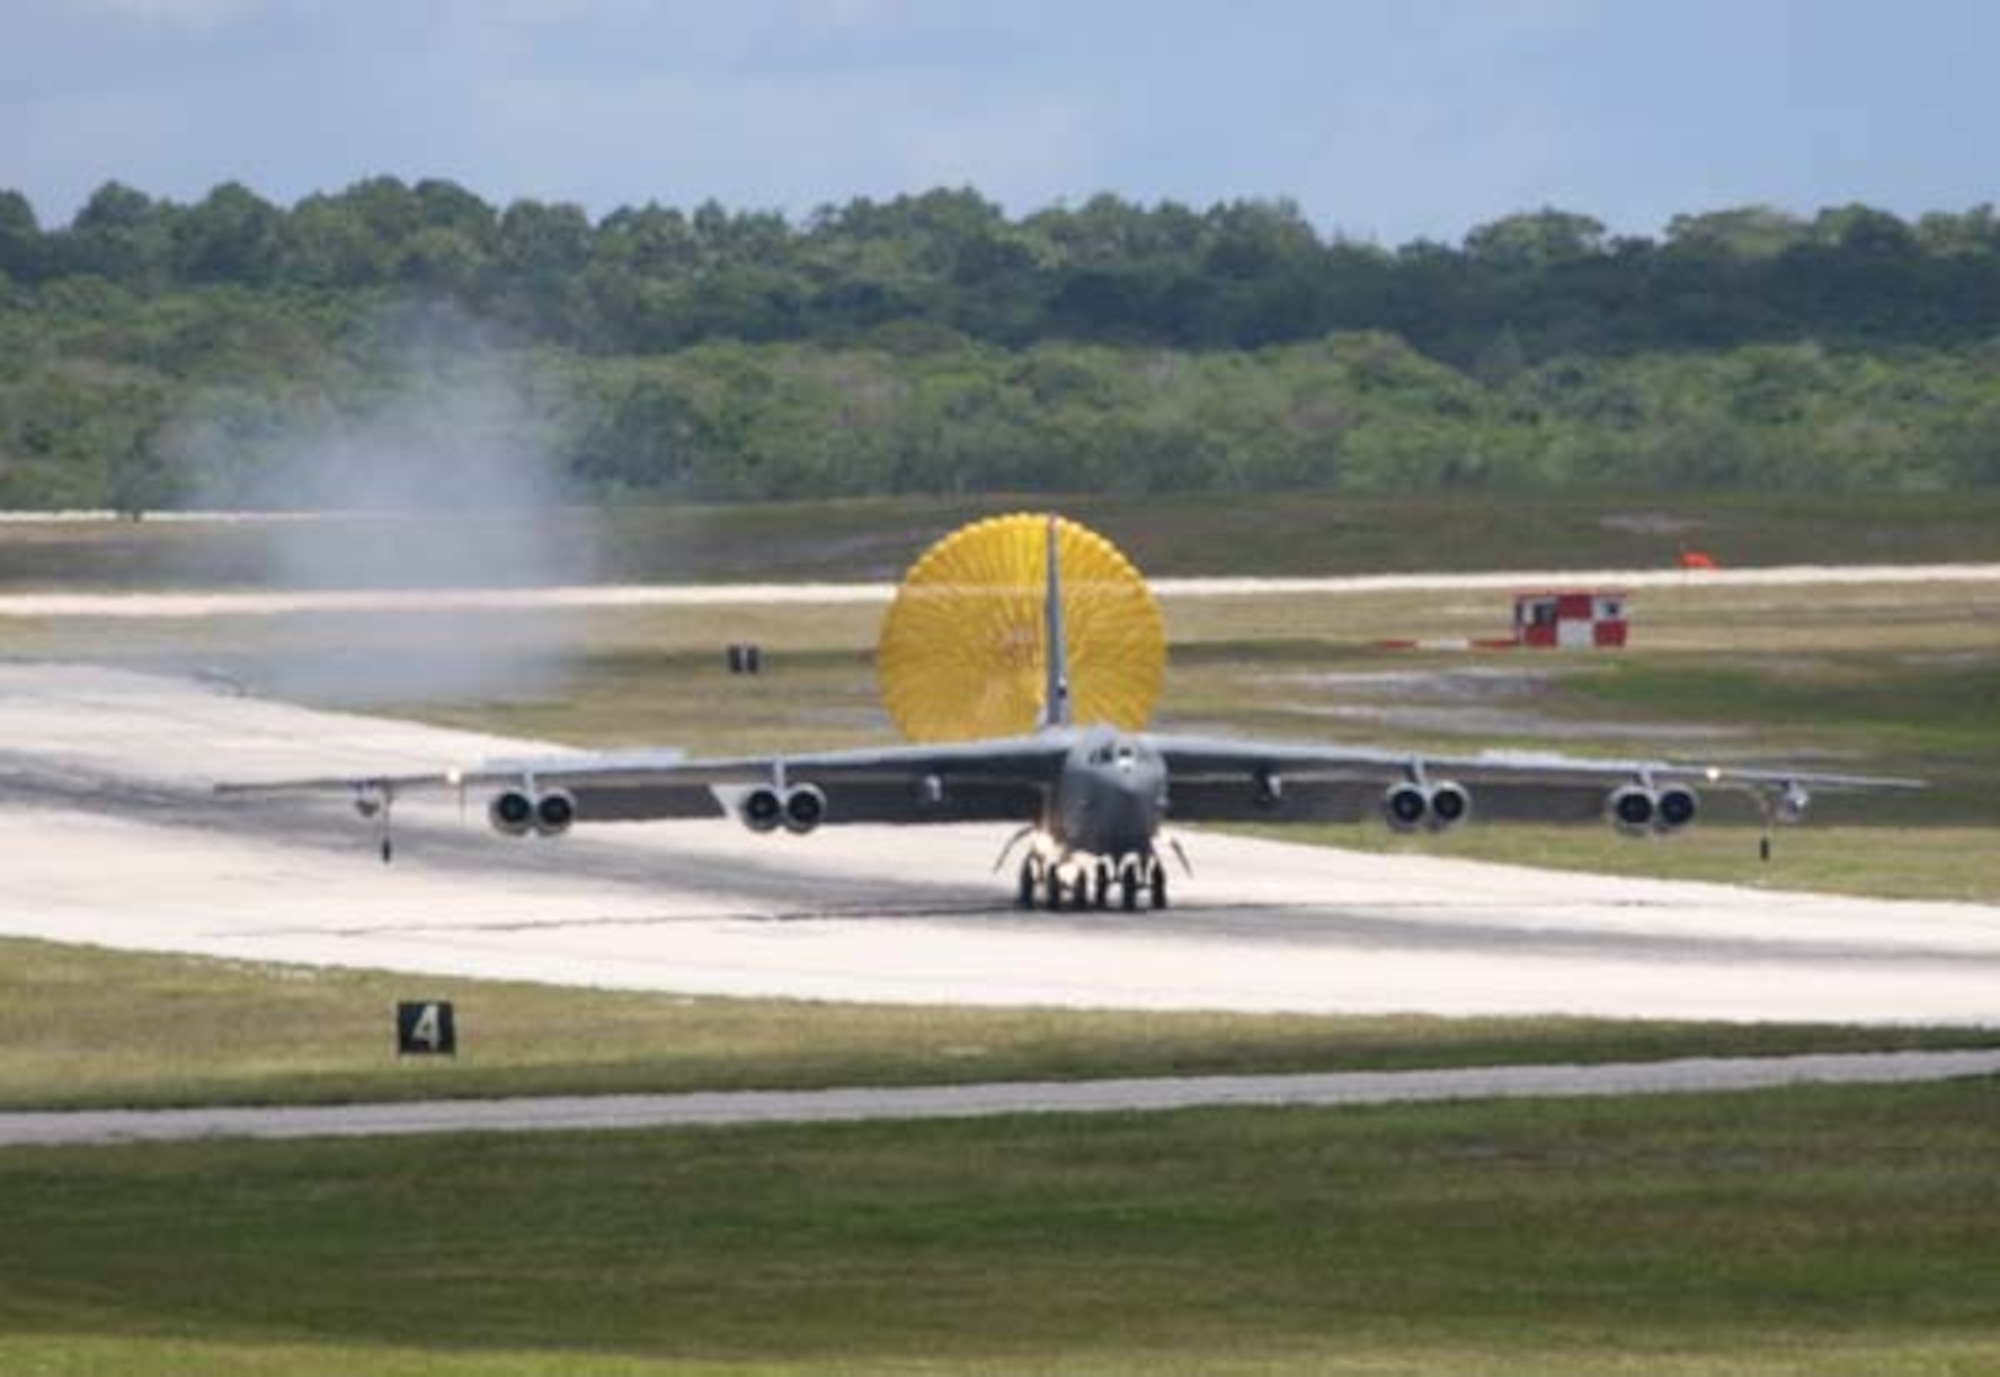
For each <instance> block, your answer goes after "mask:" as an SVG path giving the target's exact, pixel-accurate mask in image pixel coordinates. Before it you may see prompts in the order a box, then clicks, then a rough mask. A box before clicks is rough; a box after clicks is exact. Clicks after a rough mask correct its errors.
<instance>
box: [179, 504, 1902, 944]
mask: <svg viewBox="0 0 2000 1377" xmlns="http://www.w3.org/2000/svg"><path fill="white" fill-rule="evenodd" d="M1070 564H1077V565H1081V566H1083V568H1082V570H1081V571H1080V573H1079V575H1078V576H1077V577H1074V578H1073V577H1071V575H1070V571H1069V569H1068V568H1067V567H1066V566H1068V565H1070ZM1036 566H1039V568H1037V567H1036ZM1164 663H1165V654H1164V637H1163V635H1162V632H1161V620H1160V614H1159V610H1158V606H1157V604H1156V603H1155V602H1154V600H1153V597H1152V594H1151V592H1150V590H1148V589H1147V588H1146V586H1145V583H1144V581H1143V580H1142V579H1140V578H1139V576H1138V574H1137V572H1136V571H1135V570H1133V569H1132V567H1131V566H1130V564H1129V563H1127V562H1126V561H1125V559H1124V557H1123V556H1122V555H1120V554H1119V553H1118V552H1117V551H1116V550H1115V549H1114V548H1113V547H1112V546H1111V545H1110V543H1109V542H1108V541H1106V540H1104V539H1103V538H1102V537H1101V536H1098V535H1096V534H1095V533H1094V532H1091V531H1089V530H1087V529H1085V528H1083V527H1081V526H1079V525H1077V524H1076V523H1074V522H1070V521H1067V520H1065V519H1063V518H1060V517H1056V516H1030V515H1020V516H1012V517H999V518H994V519H991V520H988V521H984V522H978V523H974V524H973V525H971V526H968V527H965V528H963V529H962V530H960V531H958V532H956V533H954V535H952V536H950V537H947V538H946V539H945V540H943V541H940V542H939V543H938V544H937V545H935V546H933V547H932V549H931V551H930V552H929V553H927V554H926V555H925V556H924V558H923V559H921V560H919V561H918V563H917V565H916V566H914V567H913V569H912V571H911V575H910V577H909V578H908V579H907V580H906V581H905V583H904V585H903V587H902V589H901V590H900V592H899V594H898V597H897V601H896V604H895V605H894V606H893V607H892V609H891V612H890V615H889V618H888V620H887V621H886V622H885V626H884V631H883V638H882V644H881V647H880V650H879V653H878V666H879V669H880V671H881V674H882V680H883V688H884V697H885V699H886V700H887V702H888V705H889V707H890V709H891V712H892V715H894V716H895V717H896V718H897V719H898V721H899V723H900V724H901V725H902V727H903V728H904V731H905V734H906V735H908V736H910V737H912V738H913V740H912V741H911V742H910V744H906V745H899V746H883V747H864V748H860V749H854V750H837V751H807V752H800V753H786V754H772V755H747V756H732V757H726V758H717V759H706V760H704V759H688V758H685V757H684V756H681V755H679V754H678V753H674V752H651V753H644V754H640V755H636V756H635V755H632V754H630V753H617V754H593V753H588V752H580V753H576V754H573V755H564V756H560V757H554V758H550V759H547V760H540V761H494V762H489V763H486V764H484V765H480V766H476V767H473V768H468V769H454V770H447V771H444V772H441V773H438V774H427V775H405V776H393V777H391V776H383V777H373V778H370V777H359V778H334V779H311V780H294V781H285V782H282V783H277V784H244V785H220V786H218V788H219V789H220V790H221V791H223V792H227V793H262V792H269V791H274V790H298V789H308V790H328V789H335V790H346V791H351V793H352V795H353V799H354V804H355V807H356V809H357V811H358V812H359V813H360V814H361V815H362V816H363V817H364V818H371V819H374V820H376V821H377V823H378V825H379V826H380V827H381V829H382V832H381V852H382V858H383V859H384V860H385V861H386V860H388V859H389V858H390V856H391V854H392V851H391V842H390V837H389V831H388V819H389V814H390V810H391V809H392V807H393V805H394V803H395V800H396V799H397V798H398V797H399V796H401V795H404V794H408V793H411V792H414V791H419V790H457V791H460V792H461V794H463V793H465V792H469V791H477V792H480V793H483V794H485V795H486V797H487V809H486V812H487V817H488V819H489V821H490V822H491V824H492V826H493V827H494V829H495V830H497V831H499V832H500V833H502V834H504V835H506V836H510V837H529V836H540V837H556V836H560V835H562V834H564V833H566V832H568V831H569V830H570V829H571V827H572V826H575V825H577V824H579V823H597V822H627V821H640V820H647V819H665V818H697V817H718V816H734V817H735V818H737V819H738V820H740V821H741V822H742V823H743V824H744V825H745V826H746V827H748V828H749V829H750V830H751V831H753V832H760V833H776V832H787V833H792V834H800V835H803V834H806V833H811V832H814V831H816V830H818V829H819V828H821V827H823V826H838V825H842V824H850V823H887V824H897V825H919V824H924V823H966V822H993V823H1008V824H1012V825H1013V826H1014V828H1015V829H1016V830H1015V832H1014V834H1013V835H1012V837H1011V838H1010V839H1009V840H1008V841H1007V842H1006V844H1005V846H1004V847H1003V848H1002V849H1001V852H1000V859H999V861H997V862H996V864H995V866H994V868H995V870H996V871H997V870H1000V869H1002V868H1003V867H1004V866H1005V865H1006V863H1007V861H1008V859H1009V858H1010V857H1012V856H1015V855H1016V854H1018V856H1019V861H1018V866H1017V869H1016V873H1015V878H1016V895H1017V897H1018V901H1019V903H1020V905H1021V906H1022V907H1023V908H1032V907H1034V906H1035V905H1036V903H1037V902H1040V903H1042V904H1044V905H1045V906H1046V907H1048V908H1050V909H1061V908H1064V907H1066V906H1072V905H1073V906H1077V907H1084V906H1092V905H1094V906H1096V907H1100V908H1102V907H1107V906H1109V905H1110V904H1112V903H1113V902H1116V903H1118V904H1119V905H1121V906H1122V907H1123V908H1126V909H1135V908H1137V907H1138V906H1139V905H1140V902H1141V900H1142V898H1143V899H1144V901H1145V902H1146V904H1147V905H1148V906H1149V907H1152V908H1165V907H1166V906H1167V901H1168V888H1169V882H1168V871H1167V866H1166V863H1165V859H1164V857H1163V856H1162V854H1161V853H1162V848H1163V846H1164V847H1165V848H1166V849H1167V850H1170V851H1172V852H1174V853H1175V854H1176V855H1177V856H1178V857H1179V859H1180V862H1181V864H1182V866H1183V868H1184V869H1185V868H1187V857H1186V853H1185V851H1184V850H1183V848H1182V847H1181V845H1180V843H1179V841H1178V840H1177V839H1175V838H1174V837H1173V835H1172V834H1171V833H1170V832H1169V831H1168V830H1167V829H1168V826H1169V824H1170V823H1172V824H1179V823H1203V822H1252V821H1254V822H1265V823H1305V822H1342V821H1355V820H1358V819H1361V818H1364V817H1367V816H1369V815H1371V814H1374V815H1379V816H1380V817H1381V818H1382V819H1383V820H1384V821H1385V822H1386V823H1387V825H1388V826H1389V827H1391V828H1392V829H1394V830H1396V831H1398V832H1426V831H1428V832H1445V831H1449V830H1451V829H1453V828H1456V827H1460V826H1462V825H1464V824H1465V823H1466V822H1468V821H1469V820H1470V819H1471V818H1472V817H1473V815H1474V813H1475V811H1477V812H1479V813H1481V814H1482V815H1484V816H1487V817H1489V818H1492V819H1495V820H1499V821H1528V820H1532V821H1570V822H1584V821H1596V820H1602V821H1604V822H1607V823H1608V824H1609V825H1611V826H1612V827H1615V828H1616V829H1617V830H1618V831H1619V832H1621V833H1624V834H1626V835H1628V836H1633V837H1648V836H1659V835H1668V834H1672V833H1676V832H1679V831H1681V830H1682V829H1684V828H1686V827H1688V826H1689V825H1691V824H1692V823H1693V822H1694V821H1695V819H1696V816H1697V814H1699V813H1700V811H1701V807H1702V804H1701V792H1702V791H1704V790H1708V791H1715V790H1721V791H1730V792H1735V793H1741V794H1747V795H1749V796H1751V798H1752V799H1753V800H1754V801H1755V802H1756V804H1757V805H1758V807H1759V808H1760V809H1761V810H1762V814H1763V817H1764V819H1765V822H1766V827H1767V832H1766V840H1765V847H1766V854H1767V855H1768V846H1769V840H1768V827H1769V825H1770V824H1771V823H1794V822H1799V821H1801V820H1803V818H1804V816H1805V813H1806V809H1807V806H1808V804H1809V803H1810V801H1811V799H1812V796H1813V794H1814V793H1815V792H1816V791H1821V790H1861V789H1903V788H1918V787H1922V785H1921V782H1919V781H1914V780H1902V779H1880V778H1870V777H1865V776H1858V775H1839V774H1820V773H1812V772H1808V771H1804V770H1789V769H1779V770H1766V769H1736V768H1725V767H1723V766H1719V765H1689V764H1676V763H1672V762H1666V761H1614V760H1597V759H1583V758H1572V757H1568V756H1560V755H1553V754H1532V755H1530V754H1521V753H1501V752H1489V753H1486V754H1479V755H1470V756H1456V755H1434V754H1429V753H1419V752H1412V751H1408V750H1396V749H1391V748H1386V747H1374V746H1365V745H1318V744H1309V743H1299V742H1282V741H1253V740H1239V739H1235V738H1232V737H1224V736H1197V735H1182V734H1178V733H1172V732H1157V731H1149V730H1146V729H1145V723H1146V720H1147V718H1148V717H1149V716H1150V713H1151V710H1152V706H1153V703H1154V701H1155V700H1156V699H1157V696H1158V690H1159V685H1160V679H1161V676H1162V673H1163V670H1164ZM1010 722H1014V723H1019V725H1020V727H1024V728H1025V730H1023V729H1018V728H1017V729H1015V730H999V731H993V730H990V728H991V727H993V726H994V725H996V724H998V725H1000V726H1002V727H1004V726H1005V725H1006V724H1008V723H1010ZM1189 873H1192V872H1191V871H1189Z"/></svg>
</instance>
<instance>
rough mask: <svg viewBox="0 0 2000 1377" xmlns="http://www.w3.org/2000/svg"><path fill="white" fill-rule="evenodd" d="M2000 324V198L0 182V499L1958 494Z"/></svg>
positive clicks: (1997, 463) (1987, 432)
mask: <svg viewBox="0 0 2000 1377" xmlns="http://www.w3.org/2000/svg"><path fill="white" fill-rule="evenodd" d="M1996 322H2000V225H1996V222H1995V217H1994V214H1993V212H1992V211H1991V209H1990V208H1979V209H1976V210H1973V211H1968V212H1964V213H1952V214H1935V215H1925V216H1922V217H1919V218H1917V219H1915V220H1914V221H1904V220H1901V219H1899V218H1897V217H1895V216H1891V215H1888V214H1886V213H1884V212H1880V211H1875V210H1870V209H1867V208H1865V207H1847V208H1841V209H1834V210H1828V211H1823V212H1821V213H1819V214H1818V215H1816V216H1813V217H1810V218H1806V217H1797V216H1791V215H1787V214H1784V213H1781V212H1778V211H1773V210H1767V209H1758V208H1751V209H1742V210H1730V211H1722V212H1715V213H1710V214H1704V215H1690V216H1683V217H1680V218H1677V219H1676V220H1674V221H1673V222H1672V223H1671V224H1670V225H1669V226H1668V228H1667V230H1666V232H1665V233H1664V235H1663V236H1661V237H1660V238H1658V239H1645V238H1616V237H1612V236H1608V235H1607V234H1606V233H1605V231H1604V229H1603V227H1602V226H1601V225H1599V224H1598V223H1597V222H1596V221H1593V220H1591V219H1589V218H1588V217H1585V216H1581V215H1576V214H1573V213H1568V212H1561V211H1554V210H1542V211H1536V212H1531V213H1527V214H1523V215H1516V216H1510V217H1507V218H1505V219H1502V220H1498V221H1495V222H1493V223H1492V224H1489V225H1485V226H1481V227H1480V228H1478V229H1476V230H1474V231H1473V232H1472V233H1470V234H1468V235H1467V236H1466V237H1465V239H1464V241H1463V242H1462V243H1460V244H1458V245H1455V246H1446V245H1439V244H1429V243H1417V244H1411V245H1405V246H1403V247H1401V248H1398V249H1395V250H1387V249H1382V248H1378V247H1375V246H1370V245H1361V244H1354V243H1349V242H1346V241H1343V240H1340V239H1338V238H1331V239H1330V238H1327V237H1324V236H1322V235H1320V234H1318V233H1317V232H1315V231H1314V229H1313V228H1312V227H1311V226H1310V225H1309V224H1307V223H1306V222H1305V221H1304V220H1303V218H1302V217H1301V216H1300V215H1299V214H1298V212H1297V210H1296V209H1295V208H1293V207H1291V206H1288V205H1286V204H1284V203H1232V204H1227V205H1220V206H1216V207H1212V208H1210V209H1208V210H1205V211H1195V210H1191V209H1187V208H1184V207H1177V206H1173V205H1170V204H1169V205H1160V206H1153V207H1141V206H1136V205H1132V204H1130V203H1126V202H1122V201H1119V200H1117V199H1115V198H1111V197H1099V198H1095V199H1093V200H1091V201H1089V202H1088V203H1086V204H1084V205H1083V206H1081V207H1075V208H1070V207H1054V208H1050V209H1046V210H1042V211H1038V212H1035V213H1033V214H1029V215H1025V216H1021V217H1009V216H1007V215H1006V214H1004V213H1003V212H1002V211H1001V210H999V209H998V208H997V207H995V206H993V205H992V204H991V203H989V202H987V201H985V200H983V199H982V198H980V197H979V196H977V195H976V194H974V193H972V192H969V191H938V192H931V193H927V194H925V195H921V196H911V197H905V198H899V199H897V200H895V201H891V202H884V203H876V202H870V201H865V200H857V201H854V202H851V203H849V204H848V205H847V206H845V207H842V208H838V209H829V210H826V211H823V212H821V213H819V214H816V215H814V216H812V217H809V218H808V219H807V220H805V221H804V222H802V223H794V222H792V221H790V220H787V219H786V218H785V217H782V216H776V215H769V214H763V213H755V212H748V213H746V212H729V211H725V210H723V209H721V208H719V207H715V206H706V207H702V208H700V209H697V210H695V211H693V212H691V213H684V212H681V211H678V210H672V209H666V208H661V207H658V206H650V205H649V206H646V207H643V208H639V209H636V210H621V211H617V212H614V213H612V214H610V215H607V216H604V217H602V218H601V219H598V220H596V221H592V220H591V219H590V218H589V217H587V216H585V215H584V214H583V212H582V211H580V210H578V209H576V208H575V207H566V206H559V205H547V204H542V203H537V202H525V201H524V202H516V203H514V204H512V205H509V206H507V207H505V208H495V207H493V206H491V205H489V204H488V203H486V202H484V201H482V200H480V199H479V198H478V197H476V196H474V195H472V194H471V193H470V192H467V191H465V190H464V189H463V188H460V187H457V186H454V185H453V184H451V183H448V182H442V181H421V182H417V183H416V184H414V185H406V184H404V183H401V182H398V181H395V180H393V179H388V178H378V179H373V180H371V181H367V182H363V183H361V184H359V185H357V186H355V187H352V188H350V189H348V190H347V191H344V192H341V193H338V194H336V195H329V196H314V197H307V198H306V199H304V200H302V201H300V202H299V203H298V204H296V205H294V206H292V207H290V208H282V207H278V206H275V205H272V204H270V203H268V202H266V201H264V200H262V199H261V198H259V197H257V196H256V195H254V194H253V193H251V192H250V191H248V190H247V189H245V188H243V187H240V186H233V185H231V186H224V187H219V188H217V189H216V190H215V191H214V192H212V193H211V194H210V195H208V196H207V197H205V198H203V199H202V200H201V201H199V202H197V203H195V204H193V205H177V204H174V203H171V202H168V201H163V200H157V199H153V198H150V197H147V196H145V195H144V194H142V193H139V192H137V191H133V190H131V189H129V188H125V187H121V186H115V185H114V186H108V187H106V188H103V189H101V190H100V191H99V192H98V193H97V194H96V195H95V196H93V197H92V198H91V200H90V202H89V203H88V204H87V205H86V206H85V207H84V208H83V209H82V210H81V211H80V212H79V213H78V214H77V215H76V216H75V218H74V219H73V220H72V221H71V222H70V223H69V224H67V225H64V226H60V227H47V228H45V227H43V226H41V225H40V224H39V222H38V221H37V219H36V217H35V214H34V212H33V209H32V207H30V206H29V204H28V202H27V201H26V200H25V198H22V197H21V196H19V195H18V194H14V193H0V506H32V507H41V506H68V505H77V506H103V505H119V506H127V507H134V508H140V507H154V506H162V505H183V504H196V503H202V504H207V503H225V504H226V503H266V502H271V501H282V500H286V493H285V491H284V489H283V488H282V485H279V484H276V483H274V479H275V478H281V477H282V476H283V475H284V474H285V473H286V472H287V471H288V466H289V467H290V468H292V469H295V468H297V467H298V466H299V465H300V464H301V463H302V462H307V461H310V462H312V463H317V464H321V465H326V464H329V463H330V464H334V465H340V464H347V463H354V464H357V465H358V464H360V463H361V462H362V460H363V459H364V458H370V459H371V461H372V459H379V458H381V457H383V455H382V453H381V452H383V451H388V452H390V453H388V455H387V457H389V458H390V459H393V460H394V461H395V462H397V463H401V464H404V465H405V466H406V467H410V468H412V469H419V470H421V469H425V468H426V467H428V468H430V469H434V470H437V471H438V472H439V473H440V474H441V475H442V481H443V482H444V483H445V484H446V485H447V486H448V485H449V483H450V482H451V476H450V472H449V465H450V464H451V463H455V462H459V460H460V459H462V458H463V457H464V455H465V453H467V452H470V451H480V452H485V451H492V452H505V453H508V454H514V455H531V456H533V458H534V459H535V461H536V462H537V463H539V464H541V465H543V466H544V467H545V469H546V474H545V475H544V477H545V478H546V481H545V482H538V483H537V484H536V485H534V488H533V490H534V491H535V492H538V493H544V494H546V493H556V494H559V495H562V496H568V497H575V498H577V499H580V500H604V499H612V500H622V499H627V498H633V499H641V500H651V499H660V498H698V499H712V500H735V499H746V500H754V499H761V498H790V497H810V496H824V495H846V494H869V493H882V492H898V491H912V492H933V493H954V492H986V491H1015V492H1065V491H1090V492H1134V493H1137V492H1170V491H1232V490H1253V489H1254V490H1270V489H1281V488H1288V487H1323V488H1334V489H1346V490H1353V491H1393V490H1417V489H1425V490H1431V489H1440V488H1462V489H1473V490H1487V491H1535V490H1549V489H1556V488H1566V487H1576V486H1598V487H1619V488H1626V489H1664V488H1697V487H1699V488H1709V489H1715V488H1759V489H1769V488H1780V489H1796V490H1806V489H1819V490H1830V489H1849V490H1856V489H1879V488H1900V489H1949V488H1955V487H1964V486H1973V485H1990V484H2000V327H1996ZM496 397H502V398H504V404H496V403H495V398H496ZM302 456H303V458H302ZM334 486H337V485H334ZM327 490H329V485H326V484H324V483H322V484H321V485H320V491H321V492H322V493H323V492H325V491H327ZM299 500H318V499H315V498H314V497H312V496H311V495H310V494H305V495H303V496H301V497H300V499H299Z"/></svg>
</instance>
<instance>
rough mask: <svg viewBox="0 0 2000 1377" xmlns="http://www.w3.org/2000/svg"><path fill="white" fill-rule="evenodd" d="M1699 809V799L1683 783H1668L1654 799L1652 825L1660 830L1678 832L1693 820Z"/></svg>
mask: <svg viewBox="0 0 2000 1377" xmlns="http://www.w3.org/2000/svg"><path fill="white" fill-rule="evenodd" d="M1700 811H1701V799H1700V798H1699V797H1698V796H1697V795H1696V794H1695V791H1694V790H1692V789H1690V788H1688V787H1687V786H1686V785H1685V784H1669V785H1668V786H1667V787H1666V788H1664V789H1662V790H1660V796H1659V798H1658V799H1657V800H1656V801H1655V813H1654V819H1653V826H1654V827H1656V828H1657V829H1658V830H1660V831H1661V832H1678V831H1680V830H1681V829H1682V828H1683V827H1686V826H1687V825H1688V824H1689V823H1691V822H1693V821H1694V819H1695V815H1696V814H1697V813H1699V812H1700Z"/></svg>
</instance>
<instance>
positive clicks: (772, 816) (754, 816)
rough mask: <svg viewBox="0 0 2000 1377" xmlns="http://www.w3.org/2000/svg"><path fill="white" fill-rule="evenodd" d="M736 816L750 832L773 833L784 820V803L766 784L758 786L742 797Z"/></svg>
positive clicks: (774, 790) (775, 791)
mask: <svg viewBox="0 0 2000 1377" xmlns="http://www.w3.org/2000/svg"><path fill="white" fill-rule="evenodd" d="M737 815H738V816H739V817H741V818H742V819H743V825H744V826H745V827H747V828H749V829H750V830H751V831H752V832H775V831H777V829H778V824H779V823H781V822H783V821H784V819H785V801H784V800H783V799H782V798H779V797H778V791H777V790H776V789H773V788H772V787H771V786H770V785H768V784H760V785H758V786H757V787H756V788H755V789H752V790H751V791H750V792H749V793H747V794H745V795H744V796H743V801H742V802H741V803H740V804H738V805H737Z"/></svg>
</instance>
